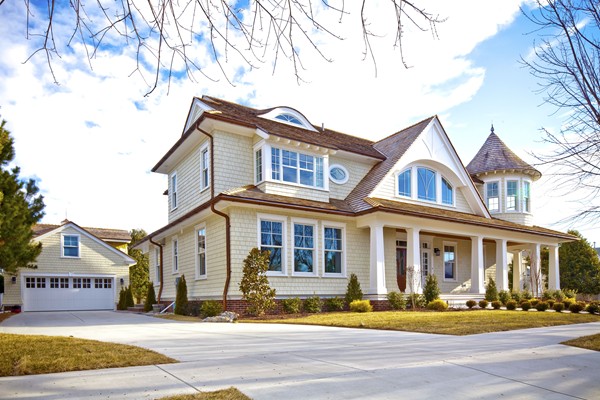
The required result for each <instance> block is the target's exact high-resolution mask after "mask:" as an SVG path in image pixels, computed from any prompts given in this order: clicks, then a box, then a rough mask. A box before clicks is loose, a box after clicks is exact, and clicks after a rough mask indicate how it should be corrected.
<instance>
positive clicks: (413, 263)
mask: <svg viewBox="0 0 600 400" xmlns="http://www.w3.org/2000/svg"><path fill="white" fill-rule="evenodd" d="M411 291H414V293H423V287H422V285H421V241H420V239H419V230H418V229H414V228H407V229H406V292H407V293H411Z"/></svg>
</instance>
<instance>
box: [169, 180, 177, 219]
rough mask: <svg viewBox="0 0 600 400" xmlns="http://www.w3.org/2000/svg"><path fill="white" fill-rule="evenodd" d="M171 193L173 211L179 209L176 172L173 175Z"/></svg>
mask: <svg viewBox="0 0 600 400" xmlns="http://www.w3.org/2000/svg"><path fill="white" fill-rule="evenodd" d="M169 193H171V210H174V209H176V208H177V172H174V173H173V175H171V187H170V188H169Z"/></svg>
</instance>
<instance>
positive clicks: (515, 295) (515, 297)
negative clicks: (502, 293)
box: [510, 290, 523, 304]
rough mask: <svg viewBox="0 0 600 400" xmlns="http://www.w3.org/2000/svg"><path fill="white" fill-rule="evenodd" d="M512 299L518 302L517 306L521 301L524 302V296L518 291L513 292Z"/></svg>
mask: <svg viewBox="0 0 600 400" xmlns="http://www.w3.org/2000/svg"><path fill="white" fill-rule="evenodd" d="M510 297H512V299H513V300H514V301H516V302H517V304H519V303H521V300H523V296H521V292H519V291H518V290H516V291H514V292H512V293H511V294H510Z"/></svg>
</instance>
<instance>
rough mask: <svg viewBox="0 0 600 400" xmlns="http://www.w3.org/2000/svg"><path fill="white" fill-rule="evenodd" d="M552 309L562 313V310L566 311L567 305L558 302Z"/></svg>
mask: <svg viewBox="0 0 600 400" xmlns="http://www.w3.org/2000/svg"><path fill="white" fill-rule="evenodd" d="M552 309H553V310H554V311H556V312H561V311H562V310H564V309H565V303H561V302H556V303H554V305H553V306H552Z"/></svg>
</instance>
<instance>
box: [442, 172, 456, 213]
mask: <svg viewBox="0 0 600 400" xmlns="http://www.w3.org/2000/svg"><path fill="white" fill-rule="evenodd" d="M444 181H446V182H447V183H448V186H450V190H451V191H452V200H451V203H444ZM440 203H441V204H442V205H443V206H449V207H451V206H454V205H455V204H456V190H455V188H454V185H453V184H452V182H450V180H448V179H447V178H446V177H445V176H442V175H441V174H440Z"/></svg>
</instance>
